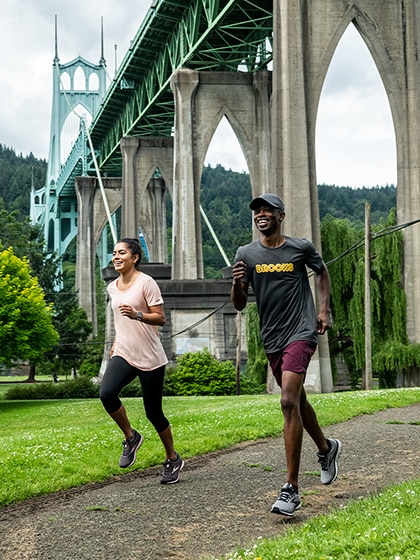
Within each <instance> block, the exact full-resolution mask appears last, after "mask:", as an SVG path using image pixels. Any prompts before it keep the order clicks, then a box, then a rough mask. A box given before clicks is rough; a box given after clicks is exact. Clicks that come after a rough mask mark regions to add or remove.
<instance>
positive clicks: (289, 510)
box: [271, 482, 300, 517]
mask: <svg viewBox="0 0 420 560" xmlns="http://www.w3.org/2000/svg"><path fill="white" fill-rule="evenodd" d="M297 509H300V498H299V494H298V492H297V491H296V490H295V488H294V486H292V484H289V483H288V482H286V484H285V485H284V486H283V488H282V489H281V490H280V494H279V497H278V498H277V500H276V501H275V502H274V504H273V506H272V508H271V513H278V514H280V515H287V516H288V517H293V515H294V514H295V511H296V510H297Z"/></svg>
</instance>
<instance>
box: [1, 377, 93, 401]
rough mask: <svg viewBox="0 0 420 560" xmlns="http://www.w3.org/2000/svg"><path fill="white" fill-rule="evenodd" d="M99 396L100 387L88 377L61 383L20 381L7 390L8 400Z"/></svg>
mask: <svg viewBox="0 0 420 560" xmlns="http://www.w3.org/2000/svg"><path fill="white" fill-rule="evenodd" d="M98 396H99V387H98V385H94V384H93V383H92V381H91V380H90V379H87V378H86V377H77V378H76V379H72V380H71V381H60V383H46V382H41V383H30V384H26V383H19V384H16V385H15V386H14V387H12V388H11V389H9V390H8V391H6V393H5V395H4V398H5V399H6V400H42V399H44V400H45V399H93V398H96V397H98Z"/></svg>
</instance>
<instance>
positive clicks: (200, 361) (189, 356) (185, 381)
mask: <svg viewBox="0 0 420 560" xmlns="http://www.w3.org/2000/svg"><path fill="white" fill-rule="evenodd" d="M177 364H178V365H177V367H176V368H175V369H174V370H173V371H168V376H167V380H166V383H165V389H166V392H167V394H171V395H179V396H190V395H195V396H196V395H212V396H215V395H234V394H235V392H236V372H235V367H234V365H233V363H232V362H231V361H229V360H228V361H226V362H219V360H217V359H216V358H215V357H214V356H212V355H211V354H210V352H209V351H208V349H207V348H206V349H204V350H203V351H201V352H187V353H185V354H183V355H182V356H179V357H178V358H177Z"/></svg>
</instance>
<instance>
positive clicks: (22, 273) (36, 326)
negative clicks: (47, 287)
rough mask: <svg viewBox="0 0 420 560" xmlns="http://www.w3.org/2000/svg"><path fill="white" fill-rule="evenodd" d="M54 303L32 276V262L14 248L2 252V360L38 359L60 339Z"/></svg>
mask: <svg viewBox="0 0 420 560" xmlns="http://www.w3.org/2000/svg"><path fill="white" fill-rule="evenodd" d="M52 312H53V310H52V306H50V305H48V304H47V303H46V302H45V299H44V294H43V291H42V289H41V288H40V287H39V286H38V282H37V280H36V278H34V277H33V276H32V275H31V271H30V268H29V265H28V262H27V261H26V260H25V259H24V260H22V259H19V258H18V257H17V256H16V255H15V254H14V253H13V249H11V248H9V249H5V250H3V251H1V252H0V348H1V350H0V361H1V362H3V363H5V364H6V365H8V366H10V365H12V364H13V363H14V362H15V361H17V360H28V361H31V362H38V361H39V360H40V359H41V358H42V357H43V355H44V353H45V352H46V350H48V349H49V348H51V347H52V346H53V345H54V344H55V343H56V342H57V340H58V333H57V331H56V330H55V328H54V327H53V324H52Z"/></svg>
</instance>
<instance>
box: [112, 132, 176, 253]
mask: <svg viewBox="0 0 420 560" xmlns="http://www.w3.org/2000/svg"><path fill="white" fill-rule="evenodd" d="M121 151H122V154H123V174H122V215H121V237H137V236H138V231H139V228H140V229H141V231H142V233H143V235H144V238H145V241H146V244H147V248H148V251H149V258H150V261H151V262H162V263H167V262H168V247H167V239H166V206H165V195H166V192H167V191H169V192H170V193H171V194H172V176H173V138H155V137H143V138H135V137H132V136H129V137H124V138H123V139H122V140H121ZM157 170H158V171H159V173H156V171H157Z"/></svg>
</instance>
